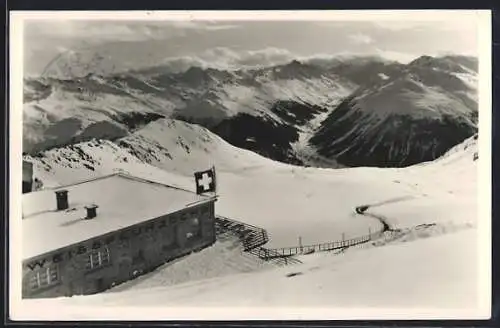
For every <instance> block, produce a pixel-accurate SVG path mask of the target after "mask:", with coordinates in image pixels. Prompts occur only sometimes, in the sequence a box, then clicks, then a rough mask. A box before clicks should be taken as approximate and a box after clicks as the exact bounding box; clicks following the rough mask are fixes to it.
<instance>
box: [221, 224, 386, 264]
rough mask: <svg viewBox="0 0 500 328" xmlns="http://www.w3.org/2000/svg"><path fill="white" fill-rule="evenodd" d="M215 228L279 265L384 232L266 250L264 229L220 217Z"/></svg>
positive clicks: (374, 237)
mask: <svg viewBox="0 0 500 328" xmlns="http://www.w3.org/2000/svg"><path fill="white" fill-rule="evenodd" d="M215 227H216V232H217V234H218V235H220V234H226V233H232V234H233V235H236V236H237V237H238V238H239V240H240V242H241V243H242V245H243V250H244V251H245V252H248V253H250V254H252V255H255V256H257V257H259V258H260V259H262V260H264V261H273V262H275V263H276V264H280V265H283V264H284V265H286V264H298V263H302V262H301V261H300V260H298V259H296V258H293V256H295V255H306V254H311V253H314V252H326V251H333V250H338V249H344V248H346V247H351V246H355V245H360V244H363V243H366V242H369V241H370V240H374V239H377V238H379V237H381V236H382V235H383V233H384V231H385V230H384V228H382V229H380V230H378V231H375V232H372V231H371V230H370V229H369V230H368V234H367V235H364V236H360V237H356V238H350V239H345V238H344V235H342V240H338V241H332V242H326V243H319V244H314V245H305V246H304V245H301V246H294V247H283V248H266V247H263V245H264V244H266V243H267V242H268V241H269V236H268V234H267V231H266V230H265V229H262V228H259V227H256V226H253V225H250V224H246V223H242V222H239V221H236V220H232V219H229V218H226V217H222V216H217V217H216V219H215Z"/></svg>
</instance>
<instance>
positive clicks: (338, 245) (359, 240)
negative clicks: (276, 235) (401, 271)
mask: <svg viewBox="0 0 500 328" xmlns="http://www.w3.org/2000/svg"><path fill="white" fill-rule="evenodd" d="M382 234H383V230H380V231H377V232H374V233H372V232H371V231H369V232H368V234H367V235H364V236H360V237H356V238H351V239H344V238H342V240H338V241H332V242H326V243H320V244H314V245H303V246H294V247H282V248H274V249H269V251H272V254H277V255H275V256H294V255H305V254H311V253H315V252H326V251H333V250H337V249H343V248H346V247H351V246H356V245H360V244H363V243H366V242H369V241H370V240H373V239H377V238H379V237H380V236H381V235H382Z"/></svg>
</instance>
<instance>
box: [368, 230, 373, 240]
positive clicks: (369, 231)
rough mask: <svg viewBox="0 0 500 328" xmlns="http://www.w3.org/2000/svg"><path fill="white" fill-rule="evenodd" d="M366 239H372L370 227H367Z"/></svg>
mask: <svg viewBox="0 0 500 328" xmlns="http://www.w3.org/2000/svg"><path fill="white" fill-rule="evenodd" d="M368 239H369V240H370V239H372V228H371V227H368Z"/></svg>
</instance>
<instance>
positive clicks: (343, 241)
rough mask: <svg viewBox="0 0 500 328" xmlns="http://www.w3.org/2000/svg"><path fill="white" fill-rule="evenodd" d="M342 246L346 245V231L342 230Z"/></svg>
mask: <svg viewBox="0 0 500 328" xmlns="http://www.w3.org/2000/svg"><path fill="white" fill-rule="evenodd" d="M342 247H345V233H343V232H342Z"/></svg>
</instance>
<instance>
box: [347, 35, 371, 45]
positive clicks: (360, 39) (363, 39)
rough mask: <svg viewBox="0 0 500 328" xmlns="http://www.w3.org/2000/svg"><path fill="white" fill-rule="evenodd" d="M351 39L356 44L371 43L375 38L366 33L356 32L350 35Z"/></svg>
mask: <svg viewBox="0 0 500 328" xmlns="http://www.w3.org/2000/svg"><path fill="white" fill-rule="evenodd" d="M349 40H351V42H353V43H354V44H371V43H373V42H374V40H373V39H372V38H371V37H370V36H369V35H366V34H361V33H356V34H353V35H350V36H349Z"/></svg>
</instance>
